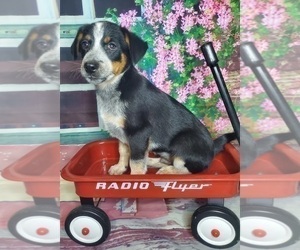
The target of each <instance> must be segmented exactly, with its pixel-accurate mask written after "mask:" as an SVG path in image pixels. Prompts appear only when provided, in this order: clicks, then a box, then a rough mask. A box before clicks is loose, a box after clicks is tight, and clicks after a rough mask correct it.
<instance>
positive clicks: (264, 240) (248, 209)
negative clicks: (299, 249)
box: [241, 205, 300, 249]
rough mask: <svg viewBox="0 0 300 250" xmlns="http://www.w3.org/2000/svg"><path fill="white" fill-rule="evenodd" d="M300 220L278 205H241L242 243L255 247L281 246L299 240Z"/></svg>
mask: <svg viewBox="0 0 300 250" xmlns="http://www.w3.org/2000/svg"><path fill="white" fill-rule="evenodd" d="M299 228H300V223H299V220H298V219H297V218H296V217H295V216H294V215H292V214H290V213H289V212H287V211H285V210H282V209H280V208H276V207H266V206H255V205H254V206H242V207H241V244H243V245H246V246H250V247H255V248H264V249H266V248H280V247H284V246H289V245H291V244H293V243H295V241H297V240H299V236H300V232H299Z"/></svg>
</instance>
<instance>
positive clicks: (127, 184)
mask: <svg viewBox="0 0 300 250" xmlns="http://www.w3.org/2000/svg"><path fill="white" fill-rule="evenodd" d="M130 187H131V183H130V182H122V185H121V189H130Z"/></svg>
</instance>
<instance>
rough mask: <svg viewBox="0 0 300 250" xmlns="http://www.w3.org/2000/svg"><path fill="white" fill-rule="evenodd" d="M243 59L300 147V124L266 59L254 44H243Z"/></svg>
mask: <svg viewBox="0 0 300 250" xmlns="http://www.w3.org/2000/svg"><path fill="white" fill-rule="evenodd" d="M241 58H242V60H243V61H244V63H245V65H246V66H248V67H250V69H251V70H252V71H253V73H254V74H255V76H256V78H257V79H258V81H259V82H260V84H261V85H262V87H263V88H264V90H265V91H266V93H267V95H268V96H269V98H270V99H271V101H272V102H273V104H274V106H275V107H276V109H277V110H278V112H279V114H280V115H281V117H282V119H283V120H284V122H285V123H286V125H287V126H288V128H289V129H290V131H291V132H292V134H293V136H294V138H295V140H296V141H297V142H298V144H299V145H300V133H299V132H300V123H299V121H298V119H297V117H296V116H295V114H294V112H293V111H292V109H291V108H290V106H289V104H288V103H287V101H286V100H285V98H284V97H283V95H282V93H281V92H280V90H279V88H278V87H277V85H276V83H275V82H274V80H273V78H272V77H271V75H270V74H269V72H268V70H267V69H266V67H265V66H264V64H263V62H264V59H263V58H262V56H261V55H260V53H259V52H258V50H257V49H256V47H255V45H254V43H253V42H245V43H243V44H241Z"/></svg>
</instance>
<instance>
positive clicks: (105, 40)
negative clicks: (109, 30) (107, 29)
mask: <svg viewBox="0 0 300 250" xmlns="http://www.w3.org/2000/svg"><path fill="white" fill-rule="evenodd" d="M103 41H104V42H105V43H109V42H110V41H111V37H109V36H106V37H104V40H103Z"/></svg>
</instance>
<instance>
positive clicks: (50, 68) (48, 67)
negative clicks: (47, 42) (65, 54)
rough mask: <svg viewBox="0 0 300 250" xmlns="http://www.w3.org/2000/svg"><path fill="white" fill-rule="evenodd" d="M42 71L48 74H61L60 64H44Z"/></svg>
mask: <svg viewBox="0 0 300 250" xmlns="http://www.w3.org/2000/svg"><path fill="white" fill-rule="evenodd" d="M41 69H42V70H43V71H44V72H46V73H48V74H54V73H58V72H59V70H60V65H59V62H44V63H42V64H41Z"/></svg>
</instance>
